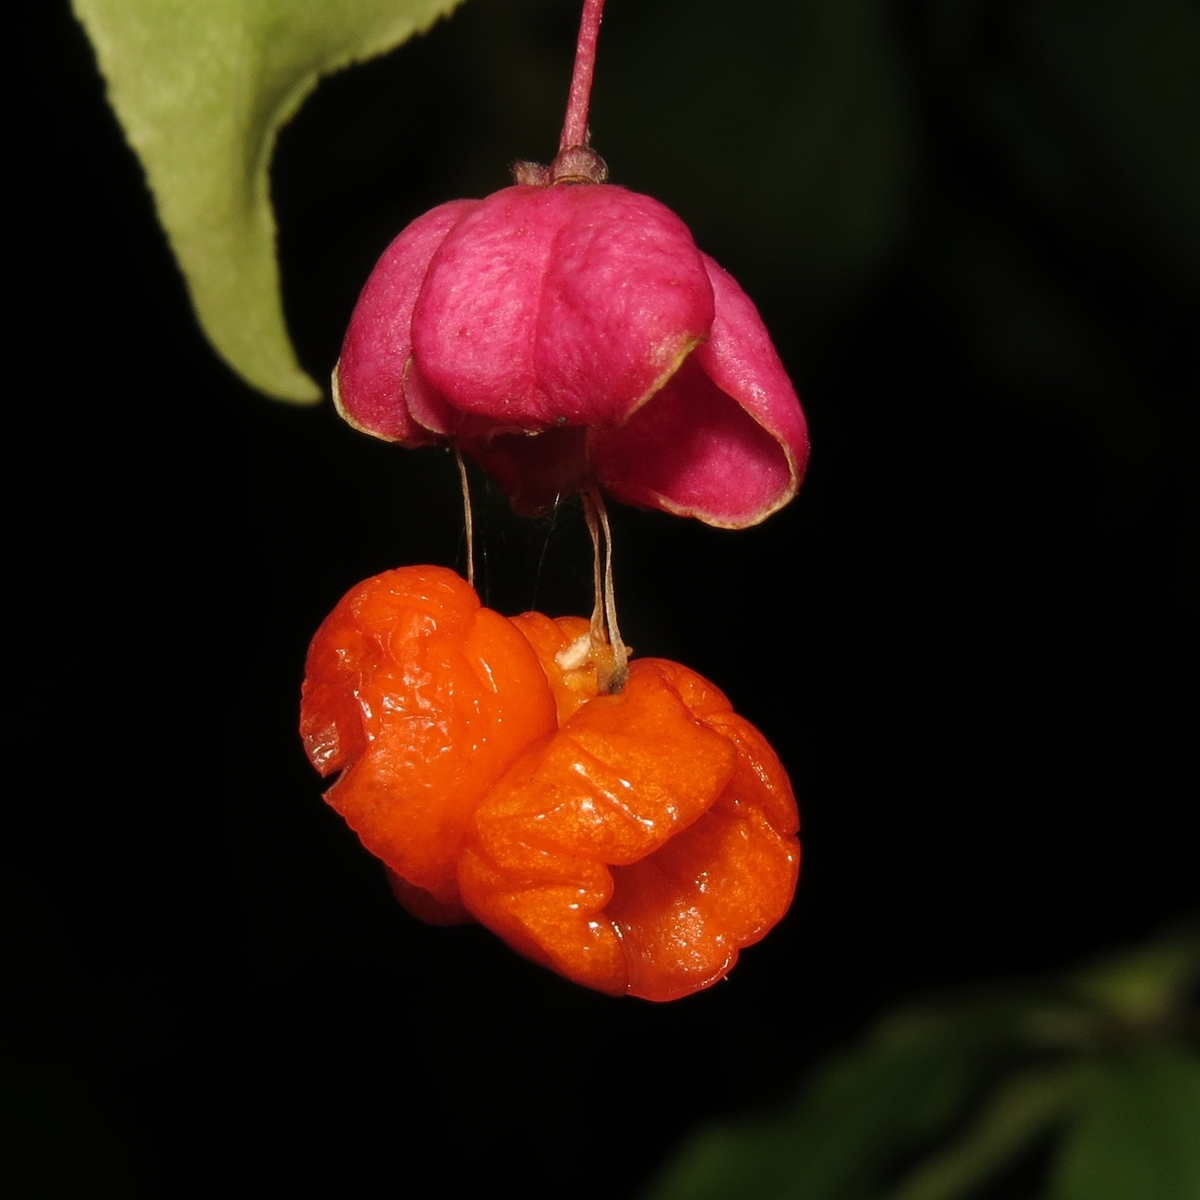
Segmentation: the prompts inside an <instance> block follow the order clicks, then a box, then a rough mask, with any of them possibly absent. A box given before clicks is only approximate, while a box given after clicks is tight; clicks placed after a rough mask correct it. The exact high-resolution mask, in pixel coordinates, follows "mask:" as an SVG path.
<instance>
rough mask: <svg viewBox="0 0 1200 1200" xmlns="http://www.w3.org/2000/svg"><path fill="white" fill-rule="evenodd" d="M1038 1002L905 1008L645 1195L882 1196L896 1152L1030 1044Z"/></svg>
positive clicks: (946, 1118) (922, 1141)
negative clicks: (802, 1088) (779, 1108)
mask: <svg viewBox="0 0 1200 1200" xmlns="http://www.w3.org/2000/svg"><path fill="white" fill-rule="evenodd" d="M1042 1003H1043V1002H1042V1000H1041V998H1040V997H1039V998H1038V1000H1037V1001H1036V1004H1035V1005H1033V1006H1031V1005H1030V1003H1029V1002H1028V1001H1025V1002H1021V1001H1019V1000H1018V1001H1015V1002H1014V1001H1013V1000H1011V999H1010V998H1008V997H1003V998H1001V999H1000V1000H999V1001H995V1000H990V999H989V1000H987V1001H985V1002H982V1003H979V1002H976V1003H974V1004H971V1005H969V1006H967V1007H966V1008H964V1010H963V1011H961V1012H960V1011H956V1010H955V1009H953V1008H950V1009H947V1010H917V1011H914V1012H909V1013H904V1014H901V1015H900V1016H898V1017H895V1018H893V1019H891V1020H889V1021H887V1022H886V1023H885V1024H884V1025H883V1026H882V1027H881V1028H880V1029H878V1030H877V1031H876V1032H875V1034H874V1035H873V1036H872V1037H871V1038H870V1039H869V1040H868V1041H867V1043H866V1044H865V1045H863V1046H862V1047H860V1048H858V1049H856V1050H853V1051H851V1052H849V1053H846V1054H844V1055H842V1056H841V1057H840V1058H838V1059H835V1060H834V1061H833V1062H832V1063H831V1064H829V1065H828V1066H826V1067H825V1068H823V1069H822V1070H821V1071H819V1072H818V1074H817V1075H816V1076H815V1078H814V1079H813V1081H812V1083H811V1085H810V1086H809V1088H808V1089H807V1090H806V1092H805V1094H804V1095H803V1096H802V1097H801V1100H800V1102H799V1103H798V1104H797V1105H796V1106H795V1107H793V1108H792V1109H791V1110H790V1111H787V1112H785V1113H783V1114H781V1115H780V1116H777V1117H774V1118H772V1119H771V1120H769V1121H766V1122H759V1123H757V1124H755V1125H724V1126H713V1127H711V1128H710V1129H708V1130H706V1131H702V1132H701V1133H700V1134H699V1135H698V1136H697V1137H696V1138H695V1139H693V1141H692V1142H691V1144H690V1145H688V1146H685V1147H684V1149H683V1151H682V1152H681V1153H680V1155H679V1157H678V1158H677V1159H676V1160H675V1162H674V1163H672V1164H670V1165H669V1166H668V1169H667V1171H666V1172H665V1173H664V1175H663V1176H662V1177H661V1178H660V1179H659V1180H658V1182H657V1184H656V1185H655V1186H654V1187H653V1188H652V1189H651V1190H650V1192H649V1193H648V1195H647V1198H646V1200H718V1198H724V1197H730V1198H732V1197H737V1200H785V1198H788V1200H793V1198H794V1200H860V1198H862V1197H867V1196H872V1195H875V1194H877V1191H878V1189H879V1188H880V1186H881V1185H882V1181H883V1179H884V1177H885V1176H886V1174H887V1172H888V1171H889V1169H891V1168H892V1167H893V1164H894V1162H895V1160H896V1159H897V1157H899V1156H900V1155H902V1154H904V1153H911V1151H912V1150H913V1149H914V1148H920V1147H924V1146H926V1145H928V1144H929V1143H930V1142H931V1141H932V1140H934V1139H935V1138H937V1137H938V1136H939V1135H941V1134H943V1133H944V1131H945V1130H946V1129H947V1128H948V1127H949V1126H950V1125H951V1124H952V1123H953V1122H954V1120H955V1119H956V1118H957V1117H958V1116H959V1114H960V1113H961V1112H962V1111H963V1110H964V1109H965V1108H966V1107H967V1106H968V1105H969V1104H970V1103H971V1102H972V1101H973V1100H974V1098H975V1096H976V1093H977V1092H978V1089H979V1087H980V1086H981V1084H982V1083H983V1082H984V1080H985V1079H986V1078H987V1077H988V1076H989V1075H990V1074H991V1073H992V1072H993V1071H994V1070H995V1068H996V1066H997V1064H998V1062H1002V1061H1004V1060H1005V1059H1006V1057H1007V1055H1008V1054H1009V1053H1011V1052H1012V1051H1013V1049H1014V1048H1015V1047H1018V1046H1020V1045H1022V1044H1023V1043H1024V1042H1025V1040H1026V1038H1027V1026H1028V1022H1029V1017H1030V1014H1031V1012H1032V1011H1034V1010H1035V1009H1036V1008H1040V1006H1041V1005H1042ZM1051 1086H1058V1085H1051ZM1038 1104H1040V1105H1041V1106H1042V1107H1041V1108H1040V1109H1038V1111H1039V1112H1041V1111H1043V1110H1047V1111H1048V1110H1049V1109H1050V1108H1051V1107H1052V1105H1051V1104H1050V1103H1049V1102H1048V1100H1047V1098H1046V1097H1045V1096H1043V1097H1040V1098H1039V1099H1038V1100H1037V1103H1034V1104H1033V1105H1032V1107H1033V1108H1037V1107H1038ZM1027 1107H1029V1105H1027ZM1027 1123H1028V1122H1027ZM993 1140H994V1139H993ZM946 1194H950V1193H946Z"/></svg>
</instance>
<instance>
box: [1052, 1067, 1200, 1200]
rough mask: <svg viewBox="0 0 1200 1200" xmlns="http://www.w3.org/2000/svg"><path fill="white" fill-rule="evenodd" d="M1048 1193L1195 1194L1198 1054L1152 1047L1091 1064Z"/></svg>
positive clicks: (1192, 1198)
mask: <svg viewBox="0 0 1200 1200" xmlns="http://www.w3.org/2000/svg"><path fill="white" fill-rule="evenodd" d="M1082 1094H1083V1097H1084V1107H1083V1111H1082V1112H1081V1114H1080V1117H1079V1120H1078V1121H1077V1123H1076V1125H1075V1127H1074V1129H1073V1130H1072V1131H1071V1134H1070V1136H1069V1137H1068V1139H1067V1143H1066V1145H1065V1147H1064V1149H1063V1152H1062V1156H1061V1158H1060V1160H1059V1163H1058V1168H1057V1170H1056V1172H1055V1178H1054V1181H1053V1187H1052V1189H1051V1192H1050V1196H1051V1198H1052V1200H1132V1198H1133V1197H1136V1198H1137V1200H1200V1057H1197V1055H1196V1054H1195V1053H1194V1052H1192V1051H1190V1050H1187V1049H1184V1048H1177V1049H1172V1048H1167V1047H1156V1048H1154V1049H1146V1050H1142V1051H1139V1052H1130V1053H1126V1054H1123V1055H1114V1056H1113V1057H1111V1058H1110V1059H1108V1060H1107V1061H1103V1062H1100V1063H1097V1064H1094V1066H1093V1068H1092V1070H1091V1071H1090V1072H1089V1073H1088V1077H1087V1078H1086V1079H1085V1086H1084V1089H1083V1093H1082Z"/></svg>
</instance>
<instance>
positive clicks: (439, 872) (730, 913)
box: [301, 567, 800, 1000]
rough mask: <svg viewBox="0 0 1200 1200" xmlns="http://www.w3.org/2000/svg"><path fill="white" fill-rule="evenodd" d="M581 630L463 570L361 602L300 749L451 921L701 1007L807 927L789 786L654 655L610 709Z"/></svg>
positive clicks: (706, 686) (328, 655)
mask: <svg viewBox="0 0 1200 1200" xmlns="http://www.w3.org/2000/svg"><path fill="white" fill-rule="evenodd" d="M587 631H588V622H587V621H585V620H583V619H582V618H578V617H564V618H560V619H558V620H552V619H550V618H549V617H546V616H543V615H542V614H540V613H525V614H523V615H521V616H519V617H515V618H512V619H511V620H510V619H507V618H504V617H502V616H500V615H499V614H498V613H495V612H492V611H491V610H490V609H486V608H483V607H482V606H481V605H480V603H479V599H478V597H477V596H476V595H475V592H474V591H473V590H472V589H471V588H470V587H469V586H468V585H467V584H466V583H465V582H464V581H463V580H462V579H461V578H459V577H458V576H457V575H455V574H454V573H453V572H451V571H448V570H445V569H443V568H438V567H404V568H400V569H398V570H395V571H388V572H385V573H384V574H382V575H377V576H375V577H374V578H372V579H368V580H366V581H365V582H364V583H362V584H360V585H359V586H358V587H356V588H355V589H353V590H352V591H351V592H350V593H349V594H348V595H347V596H346V597H345V598H344V599H343V600H342V601H341V602H340V603H339V604H338V606H337V607H336V608H335V609H334V611H333V612H332V613H331V614H330V616H329V617H328V618H327V619H326V621H325V622H324V624H322V626H321V628H320V629H319V630H318V632H317V634H316V637H315V638H314V639H313V642H312V646H311V648H310V650H309V655H308V663H307V668H306V678H305V683H304V693H303V700H302V705H301V732H302V734H303V736H304V742H305V748H306V750H307V752H308V755H309V758H310V759H311V761H312V763H313V765H314V766H315V767H316V768H317V769H318V770H319V771H321V773H322V774H331V773H333V772H334V771H340V775H339V777H338V779H337V781H336V782H335V783H334V785H333V786H332V787H331V788H330V789H329V791H328V792H327V793H326V799H327V800H328V802H329V803H330V804H331V805H332V806H333V807H334V808H335V809H337V811H338V812H340V813H341V814H342V816H343V817H345V819H346V821H347V822H348V823H349V824H350V826H351V827H352V828H353V829H354V830H355V832H356V833H357V834H358V835H359V837H360V839H361V840H362V842H363V844H364V845H365V846H366V847H367V849H368V850H370V851H371V852H372V853H373V854H375V855H377V856H378V857H379V858H381V859H382V860H383V861H384V863H385V864H386V865H387V868H388V872H389V876H390V878H391V881H392V886H393V891H394V892H395V893H396V896H397V898H398V899H399V900H400V902H401V903H402V904H403V905H404V906H405V907H406V908H407V909H408V910H409V911H410V912H412V913H413V914H414V915H416V916H418V917H420V918H421V919H423V920H426V921H430V922H433V923H435V924H448V923H452V922H455V921H462V920H470V919H472V918H474V919H475V920H478V921H480V922H481V923H482V924H483V925H485V926H487V927H488V928H489V929H491V930H492V931H493V932H495V933H496V934H498V935H499V936H500V937H502V938H503V939H504V940H505V941H506V942H508V944H509V945H510V946H511V947H513V949H515V950H517V951H519V952H520V953H522V954H524V955H526V956H528V957H529V958H532V959H534V960H536V961H537V962H540V963H543V964H545V965H546V966H548V967H550V968H551V969H553V970H555V971H557V972H559V973H560V974H562V975H565V976H566V977H567V978H569V979H572V980H575V981H576V982H578V983H582V984H585V985H586V986H588V987H592V988H596V989H598V990H599V991H603V992H608V993H610V994H613V995H621V994H626V993H628V994H630V995H635V996H641V997H644V998H646V999H650V1000H671V999H675V998H677V997H680V996H685V995H688V994H690V993H692V992H695V991H698V990H700V989H701V988H705V987H708V986H709V985H711V984H713V983H715V982H717V981H718V980H719V979H722V978H724V977H725V975H727V974H728V973H729V971H730V969H731V968H732V967H733V965H734V963H735V962H736V960H737V956H738V952H739V950H740V949H741V948H742V947H744V946H747V945H750V944H751V943H753V942H756V941H758V940H759V939H760V938H761V937H762V936H763V935H764V934H765V933H766V932H767V931H768V930H769V929H770V928H771V927H772V926H773V925H775V924H776V923H777V922H778V921H779V919H780V918H781V917H782V916H783V914H784V913H785V912H786V911H787V908H788V905H789V904H790V903H791V900H792V895H793V893H794V891H795V886H796V878H797V873H798V871H799V864H800V846H799V842H798V840H797V838H796V832H797V829H798V827H799V818H798V815H797V811H796V803H795V799H794V797H793V795H792V790H791V787H790V785H789V783H788V779H787V775H786V774H785V772H784V770H783V767H782V766H781V765H780V762H779V759H778V758H777V756H776V755H775V753H774V751H772V749H771V748H770V746H769V745H768V744H767V742H766V740H765V739H764V738H763V736H762V735H761V734H760V733H759V732H758V730H757V729H755V728H754V727H753V726H752V725H750V724H749V722H747V721H745V720H744V719H743V718H741V717H739V716H737V714H736V713H734V712H733V709H732V707H731V705H730V704H729V701H728V700H727V699H726V698H725V696H724V695H723V694H722V693H721V692H720V691H719V690H718V689H717V688H715V687H714V686H713V685H712V684H711V683H709V682H708V681H707V680H705V679H703V678H702V677H701V676H699V675H697V674H696V673H695V672H694V671H691V670H689V669H688V668H687V667H684V666H681V665H680V664H678V663H672V662H667V661H665V660H662V659H653V658H647V659H639V660H635V661H634V662H632V663H631V664H630V669H629V678H628V682H627V683H626V685H625V687H624V689H623V690H622V691H621V692H620V693H619V694H614V695H600V694H599V691H598V684H597V678H596V676H597V671H596V666H595V664H594V663H593V662H591V661H590V660H588V659H586V658H585V657H582V656H581V655H579V654H578V653H574V652H572V650H571V648H572V647H573V646H575V645H576V644H577V643H578V640H579V638H581V637H582V636H584V635H586V634H587Z"/></svg>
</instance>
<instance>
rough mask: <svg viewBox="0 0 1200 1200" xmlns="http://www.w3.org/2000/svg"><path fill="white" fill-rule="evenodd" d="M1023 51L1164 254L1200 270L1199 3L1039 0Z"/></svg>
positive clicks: (1104, 176)
mask: <svg viewBox="0 0 1200 1200" xmlns="http://www.w3.org/2000/svg"><path fill="white" fill-rule="evenodd" d="M1022 12H1023V16H1024V21H1023V25H1024V31H1023V32H1024V36H1025V38H1026V39H1027V41H1026V44H1027V47H1028V53H1029V55H1030V59H1031V60H1032V62H1033V64H1034V65H1035V70H1038V71H1039V72H1040V73H1041V74H1042V76H1043V77H1044V79H1045V80H1046V83H1047V86H1048V87H1049V88H1052V90H1053V96H1054V99H1055V100H1057V101H1058V102H1059V103H1060V104H1062V105H1063V107H1064V109H1065V110H1066V111H1067V112H1069V113H1070V114H1071V117H1070V119H1071V121H1072V126H1073V127H1072V131H1071V132H1072V133H1073V135H1074V137H1075V138H1076V139H1078V141H1079V142H1080V143H1081V144H1082V147H1083V149H1084V151H1085V153H1089V154H1091V155H1093V156H1095V157H1096V159H1098V162H1097V166H1098V168H1099V170H1098V172H1097V174H1098V178H1097V180H1096V182H1097V183H1100V184H1101V185H1102V186H1104V185H1107V186H1109V187H1111V188H1113V189H1114V190H1115V191H1117V192H1118V193H1120V194H1121V195H1122V196H1123V197H1124V198H1126V199H1127V201H1128V207H1129V211H1130V213H1131V215H1133V214H1136V215H1137V216H1138V217H1140V219H1141V221H1142V222H1144V224H1145V227H1146V229H1147V231H1148V232H1149V233H1150V235H1151V237H1152V238H1153V239H1154V241H1156V242H1157V243H1158V244H1159V245H1160V247H1161V248H1162V252H1163V254H1164V261H1165V262H1167V263H1169V264H1170V265H1172V266H1174V267H1176V268H1181V269H1184V270H1187V271H1188V272H1189V273H1190V274H1192V275H1193V276H1194V275H1195V274H1196V272H1197V271H1198V270H1200V220H1198V219H1197V214H1198V213H1200V72H1198V71H1197V63H1200V10H1198V9H1197V7H1196V5H1195V3H1194V2H1192V0H1139V3H1137V4H1130V3H1128V2H1127V0H1040V2H1039V3H1036V4H1028V5H1025V6H1023V9H1022Z"/></svg>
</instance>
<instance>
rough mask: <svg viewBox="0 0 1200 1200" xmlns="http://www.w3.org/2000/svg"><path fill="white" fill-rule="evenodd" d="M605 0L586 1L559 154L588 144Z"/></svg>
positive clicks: (576, 46)
mask: <svg viewBox="0 0 1200 1200" xmlns="http://www.w3.org/2000/svg"><path fill="white" fill-rule="evenodd" d="M603 12H604V0H584V4H583V17H582V19H581V20H580V22H579V40H578V41H577V42H576V43H575V68H574V70H573V71H572V72H571V91H570V94H569V95H568V97H567V115H566V119H565V120H564V121H563V129H562V137H561V138H560V139H559V142H558V152H559V153H560V154H561V153H563V151H565V150H570V149H572V148H573V147H575V146H586V145H587V144H588V127H587V121H588V104H589V103H590V101H591V97H592V75H593V74H594V72H595V69H596V41H597V39H598V38H599V36H600V17H601V15H602V14H603Z"/></svg>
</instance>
